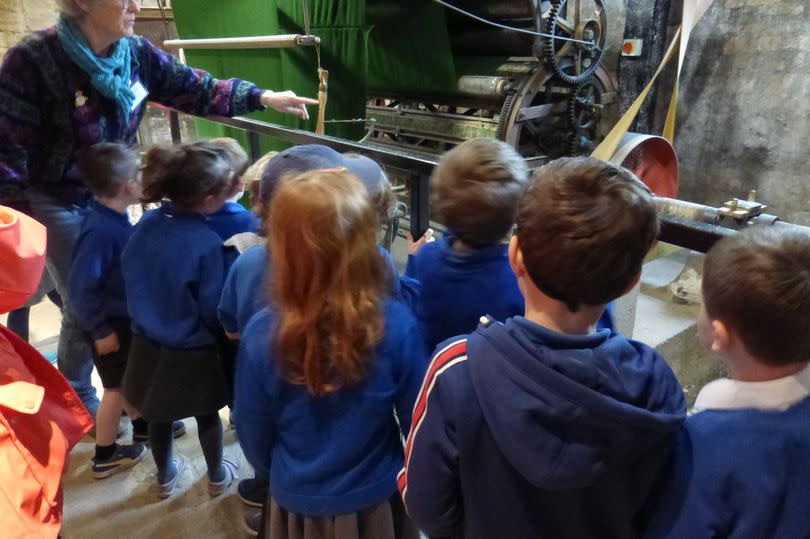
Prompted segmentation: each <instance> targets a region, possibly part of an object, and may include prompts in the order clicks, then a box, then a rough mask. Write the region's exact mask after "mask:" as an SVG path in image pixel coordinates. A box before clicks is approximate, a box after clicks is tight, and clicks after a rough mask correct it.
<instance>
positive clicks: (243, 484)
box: [236, 477, 268, 507]
mask: <svg viewBox="0 0 810 539" xmlns="http://www.w3.org/2000/svg"><path fill="white" fill-rule="evenodd" d="M267 487H268V485H267V481H265V480H264V479H259V478H258V477H254V478H253V479H243V480H242V481H239V485H238V486H237V487H236V492H237V494H238V495H239V499H240V500H242V503H244V504H245V505H249V506H250V507H262V506H263V505H264V501H265V500H266V499H267Z"/></svg>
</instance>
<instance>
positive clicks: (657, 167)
mask: <svg viewBox="0 0 810 539" xmlns="http://www.w3.org/2000/svg"><path fill="white" fill-rule="evenodd" d="M610 161H611V162H612V163H616V164H617V165H622V166H623V167H625V168H627V169H629V170H631V171H633V173H635V175H636V176H638V177H639V178H640V179H641V181H643V182H644V183H645V184H646V185H647V187H649V188H650V190H651V191H652V192H653V194H655V195H657V196H660V197H666V198H675V197H676V196H678V183H679V176H678V156H677V155H676V154H675V148H673V147H672V144H670V142H669V141H668V140H667V139H665V138H663V137H657V136H654V135H644V134H641V133H627V134H626V135H625V136H624V137H623V138H622V141H621V142H620V143H619V148H618V149H617V150H616V153H614V154H613V157H612V158H611V159H610Z"/></svg>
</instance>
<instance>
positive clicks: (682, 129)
mask: <svg viewBox="0 0 810 539" xmlns="http://www.w3.org/2000/svg"><path fill="white" fill-rule="evenodd" d="M673 4H675V2H673ZM673 7H675V6H674V5H673ZM673 11H676V9H673ZM673 15H675V14H674V13H673ZM682 79H683V81H684V83H683V86H682V90H681V98H680V109H679V114H678V132H677V140H676V149H677V151H678V156H679V159H680V163H681V195H680V196H681V198H684V199H687V200H692V201H695V202H700V203H706V204H711V205H719V204H722V203H723V202H724V201H726V200H728V199H730V198H731V197H744V196H745V195H746V194H747V193H748V191H749V190H750V189H756V190H757V191H758V192H759V199H760V200H762V201H764V202H765V203H767V204H768V205H769V206H770V208H769V213H773V214H776V215H779V216H780V217H782V218H783V219H785V220H787V221H791V222H795V223H797V224H802V225H810V181H808V180H810V151H808V147H809V146H810V107H809V106H808V103H810V3H808V2H807V0H715V2H714V5H713V6H712V7H711V8H710V9H709V11H708V12H707V13H706V15H705V17H704V18H703V20H702V21H701V22H700V24H699V25H698V27H697V28H696V29H695V32H694V34H693V36H692V40H691V42H690V44H689V50H688V53H687V60H686V63H685V65H684V71H683V77H682ZM666 100H668V95H667V97H666Z"/></svg>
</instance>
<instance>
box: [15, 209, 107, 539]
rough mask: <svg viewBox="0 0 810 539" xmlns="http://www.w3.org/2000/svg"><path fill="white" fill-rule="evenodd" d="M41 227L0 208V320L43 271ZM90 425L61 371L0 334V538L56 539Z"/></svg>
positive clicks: (24, 345)
mask: <svg viewBox="0 0 810 539" xmlns="http://www.w3.org/2000/svg"><path fill="white" fill-rule="evenodd" d="M45 243H46V242H45V227H43V226H42V225H40V224H39V223H37V222H36V221H34V220H33V219H31V218H30V217H27V216H25V215H23V214H21V213H19V212H16V211H14V210H12V209H10V208H6V207H4V206H0V313H6V312H9V311H12V310H14V309H16V308H18V307H20V306H21V305H23V303H25V301H26V300H27V299H28V297H30V296H31V295H32V294H33V293H34V292H35V291H36V288H37V284H38V283H39V279H40V277H41V275H42V270H43V268H44V265H45ZM92 425H93V420H92V418H91V417H90V414H88V413H87V410H86V409H85V408H84V406H83V405H82V403H81V401H80V400H79V397H78V396H77V395H76V393H75V392H74V391H73V388H71V387H70V385H69V384H68V382H67V380H65V379H64V378H63V377H62V375H61V374H59V371H57V370H56V369H55V368H53V366H51V364H50V363H49V362H48V360H46V359H45V358H44V357H42V356H41V355H40V354H39V352H37V351H36V350H35V349H34V348H32V347H31V346H30V345H29V344H28V343H26V342H24V341H23V340H21V339H19V338H18V337H17V336H16V335H14V334H13V333H12V332H11V331H9V330H8V329H6V328H5V327H3V326H0V535H2V537H3V538H8V539H16V538H26V539H28V538H40V537H41V538H46V537H50V538H53V537H56V536H57V535H58V534H59V530H60V529H61V527H62V473H63V471H64V470H65V468H66V466H67V458H68V453H69V452H70V449H71V448H72V447H73V446H74V445H76V443H77V442H78V441H79V439H80V438H81V437H82V436H83V435H84V434H85V433H87V431H89V430H90V428H91V427H92Z"/></svg>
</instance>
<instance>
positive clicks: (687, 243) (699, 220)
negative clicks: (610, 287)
mask: <svg viewBox="0 0 810 539" xmlns="http://www.w3.org/2000/svg"><path fill="white" fill-rule="evenodd" d="M150 105H151V106H153V107H155V108H160V109H163V110H165V111H166V112H167V113H168V115H169V127H170V130H171V134H172V140H173V141H174V142H175V143H179V142H181V135H180V120H179V113H178V111H176V110H173V109H168V108H166V107H163V106H161V105H158V104H154V103H151V104H150ZM201 119H205V120H209V121H213V122H216V123H219V124H222V125H226V126H230V127H236V128H238V129H242V130H244V131H246V132H247V136H248V141H249V145H250V156H251V158H252V159H253V161H255V160H257V159H258V158H259V157H261V146H260V139H261V137H262V136H266V137H269V138H271V139H273V140H278V141H283V142H289V143H291V144H323V145H325V146H330V147H332V148H334V149H335V150H337V151H339V152H341V153H345V152H356V153H362V154H363V155H366V156H368V157H370V158H371V159H374V160H375V161H377V162H378V163H379V164H380V165H382V166H383V167H386V168H393V169H396V170H399V171H402V172H403V173H404V174H405V175H406V177H407V188H408V208H409V218H410V230H411V233H412V234H413V236H414V237H415V238H418V237H420V236H421V235H422V234H423V233H424V232H425V230H427V229H428V227H429V226H430V175H431V172H432V171H433V167H435V166H436V163H437V162H438V157H437V156H435V155H431V154H426V153H418V152H414V151H410V150H405V149H400V148H396V147H392V146H387V145H383V144H378V143H374V142H362V143H360V142H354V141H351V140H346V139H341V138H337V137H330V136H328V135H317V134H315V133H312V132H310V131H303V130H301V129H293V128H289V127H283V126H280V125H276V124H271V123H267V122H262V121H258V120H252V119H250V118H243V117H236V118H224V117H221V116H211V117H205V118H201ZM529 162H530V165H531V166H530V168H536V167H537V166H539V165H540V164H542V160H538V159H530V160H529ZM656 205H657V207H658V213H659V221H660V223H661V232H660V234H659V240H660V241H662V242H664V243H670V244H673V245H677V246H679V247H685V248H687V249H692V250H694V251H699V252H704V253H705V252H707V251H708V250H709V249H710V248H711V247H712V245H714V243H716V242H717V241H718V240H720V239H721V238H723V237H724V236H728V235H730V234H734V233H735V232H736V231H737V230H740V229H742V228H745V227H747V226H779V227H791V228H798V229H801V230H802V231H804V232H806V233H808V234H810V228H808V227H804V226H800V225H794V224H790V223H786V222H784V221H781V220H779V218H778V217H776V216H773V215H764V214H763V215H761V216H758V217H755V218H753V219H750V220H740V221H734V220H728V219H722V217H721V213H722V211H721V210H722V209H721V208H714V207H711V206H703V205H701V204H695V203H692V202H685V201H682V200H676V199H669V198H662V197H656Z"/></svg>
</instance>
